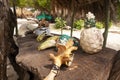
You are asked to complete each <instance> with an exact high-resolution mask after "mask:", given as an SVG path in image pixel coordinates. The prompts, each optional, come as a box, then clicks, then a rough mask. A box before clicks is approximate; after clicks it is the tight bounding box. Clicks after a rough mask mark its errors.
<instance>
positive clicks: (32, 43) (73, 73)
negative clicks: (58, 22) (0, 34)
mask: <svg viewBox="0 0 120 80" xmlns="http://www.w3.org/2000/svg"><path fill="white" fill-rule="evenodd" d="M18 43H19V54H18V55H17V57H16V61H17V63H18V64H19V65H20V66H21V67H23V68H24V69H25V70H28V71H30V72H32V73H33V74H35V75H38V76H39V79H40V80H41V79H44V78H45V77H46V76H47V75H48V73H49V72H50V70H51V68H52V66H53V65H52V61H50V60H49V53H54V52H55V49H54V48H50V49H46V50H43V51H38V50H37V47H38V45H39V43H38V42H37V41H36V40H35V38H33V37H30V36H28V37H25V38H19V40H18ZM74 54H75V56H74V60H73V63H72V65H71V66H70V67H67V68H66V67H63V66H62V67H61V69H60V72H59V74H58V75H57V76H56V77H55V80H107V79H108V77H109V74H110V70H111V67H112V63H113V60H114V56H115V55H116V54H117V51H115V50H113V49H110V48H104V49H103V50H102V51H100V52H98V53H97V54H94V55H89V54H87V53H85V52H83V51H82V50H81V49H78V50H77V51H75V52H74Z"/></svg>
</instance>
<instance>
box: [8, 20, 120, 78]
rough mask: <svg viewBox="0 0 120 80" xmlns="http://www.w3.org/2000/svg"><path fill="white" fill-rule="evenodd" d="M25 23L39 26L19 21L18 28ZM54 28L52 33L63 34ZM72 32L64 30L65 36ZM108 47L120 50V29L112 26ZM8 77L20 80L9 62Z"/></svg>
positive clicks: (76, 32) (76, 35)
mask: <svg viewBox="0 0 120 80" xmlns="http://www.w3.org/2000/svg"><path fill="white" fill-rule="evenodd" d="M25 23H30V24H32V25H33V26H35V27H36V26H37V24H36V23H35V22H33V21H27V20H25V19H18V28H19V27H20V26H21V24H25ZM53 26H54V24H50V32H51V33H55V34H61V32H60V29H54V28H53ZM101 31H102V32H104V29H101ZM70 32H71V31H70V30H63V34H67V35H70ZM80 33H81V30H75V31H73V36H74V37H77V38H79V39H80ZM106 47H109V48H112V49H114V50H120V27H116V26H112V27H111V28H110V29H109V33H108V38H107V45H106ZM7 76H8V80H17V78H18V76H17V74H16V73H15V71H14V69H13V67H12V66H11V65H10V62H9V60H8V66H7Z"/></svg>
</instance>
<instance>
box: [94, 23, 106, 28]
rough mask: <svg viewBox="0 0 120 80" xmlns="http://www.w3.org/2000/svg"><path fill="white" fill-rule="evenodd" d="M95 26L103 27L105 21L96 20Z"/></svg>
mask: <svg viewBox="0 0 120 80" xmlns="http://www.w3.org/2000/svg"><path fill="white" fill-rule="evenodd" d="M95 26H96V28H98V29H102V28H104V23H103V22H96V24H95Z"/></svg>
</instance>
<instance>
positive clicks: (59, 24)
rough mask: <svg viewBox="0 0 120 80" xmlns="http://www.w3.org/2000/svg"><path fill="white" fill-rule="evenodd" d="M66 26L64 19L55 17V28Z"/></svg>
mask: <svg viewBox="0 0 120 80" xmlns="http://www.w3.org/2000/svg"><path fill="white" fill-rule="evenodd" d="M65 26H66V21H64V20H63V19H62V18H60V17H57V18H56V19H55V28H56V29H59V28H63V27H65Z"/></svg>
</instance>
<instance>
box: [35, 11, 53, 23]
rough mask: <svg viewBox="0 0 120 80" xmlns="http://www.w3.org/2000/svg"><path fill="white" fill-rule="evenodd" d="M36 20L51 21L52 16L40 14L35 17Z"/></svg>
mask: <svg viewBox="0 0 120 80" xmlns="http://www.w3.org/2000/svg"><path fill="white" fill-rule="evenodd" d="M36 18H37V19H38V20H42V19H46V20H47V21H51V20H52V16H51V15H48V14H46V13H45V12H42V13H41V14H39V15H38V16H36Z"/></svg>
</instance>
